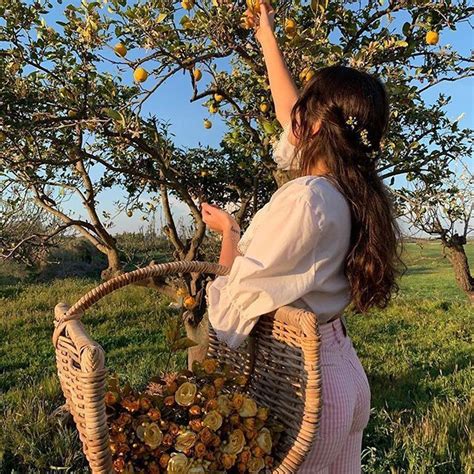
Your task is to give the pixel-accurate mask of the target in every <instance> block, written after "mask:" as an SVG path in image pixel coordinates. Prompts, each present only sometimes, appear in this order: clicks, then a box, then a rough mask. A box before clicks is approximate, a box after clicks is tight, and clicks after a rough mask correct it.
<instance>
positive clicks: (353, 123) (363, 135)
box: [346, 115, 377, 158]
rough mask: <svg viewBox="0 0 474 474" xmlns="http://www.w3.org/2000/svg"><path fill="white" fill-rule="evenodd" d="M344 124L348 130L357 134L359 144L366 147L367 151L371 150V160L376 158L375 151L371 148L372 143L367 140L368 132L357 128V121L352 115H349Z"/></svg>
mask: <svg viewBox="0 0 474 474" xmlns="http://www.w3.org/2000/svg"><path fill="white" fill-rule="evenodd" d="M346 124H347V125H348V126H349V128H350V129H351V130H352V131H353V132H356V133H357V135H358V138H359V140H360V142H361V143H362V144H363V145H364V146H366V147H367V148H368V149H369V150H371V151H370V152H369V155H370V156H371V157H372V158H373V157H375V156H377V150H374V147H373V145H372V143H371V142H370V140H369V132H368V131H367V129H366V128H359V122H358V120H357V117H354V116H353V115H349V117H348V118H347V120H346ZM358 130H359V131H358Z"/></svg>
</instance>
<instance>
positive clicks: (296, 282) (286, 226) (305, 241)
mask: <svg viewBox="0 0 474 474" xmlns="http://www.w3.org/2000/svg"><path fill="white" fill-rule="evenodd" d="M287 136H288V134H287V133H286V137H285V132H284V133H283V134H282V137H281V139H280V142H279V144H277V147H276V150H278V146H279V145H280V149H282V148H281V142H282V140H287ZM288 145H289V146H288ZM291 147H292V145H291V144H289V143H288V144H287V145H285V147H284V148H285V149H287V150H291ZM274 158H275V155H274ZM275 161H277V163H278V166H279V167H282V166H281V164H280V163H285V164H286V166H287V165H288V163H289V161H288V160H287V158H286V156H282V159H281V160H280V161H278V160H275ZM350 230H351V215H350V209H349V206H348V203H347V201H346V199H345V197H344V196H343V195H342V194H341V192H340V191H339V190H338V189H337V187H336V186H335V185H334V184H333V183H332V182H331V181H330V180H329V179H326V178H324V177H323V176H312V175H309V176H302V177H299V178H296V179H293V180H291V181H289V182H287V183H285V184H284V185H283V186H281V187H280V188H279V189H278V190H277V191H276V192H275V193H274V194H273V195H272V197H271V199H270V201H269V202H268V203H267V204H265V206H263V207H262V208H261V209H260V210H259V211H258V212H257V213H256V214H255V215H254V217H253V219H252V221H251V222H250V224H249V226H248V228H247V230H246V231H245V233H244V234H243V236H242V237H241V239H240V241H239V243H238V246H237V248H238V250H239V251H240V253H241V254H242V255H240V256H237V257H236V258H235V260H234V263H233V265H232V268H231V270H230V273H229V274H228V275H225V276H219V277H217V278H216V279H215V280H213V281H212V282H209V283H208V285H207V288H206V290H207V291H206V299H207V303H208V315H209V321H210V324H211V325H212V327H213V328H214V330H215V332H216V334H217V337H218V338H219V339H220V340H221V341H224V342H226V343H227V344H228V345H229V346H230V347H231V348H236V347H238V346H239V345H240V344H241V343H242V342H243V341H244V340H245V338H246V337H247V335H248V334H249V333H250V331H251V330H252V328H253V326H254V325H255V323H256V322H257V320H258V317H259V316H261V315H262V314H266V313H268V312H270V311H273V310H275V309H277V308H279V307H280V306H283V305H287V304H290V305H292V306H297V307H302V308H305V309H308V310H309V311H312V312H314V313H315V314H316V315H317V317H318V321H319V323H321V324H323V323H325V322H327V321H328V320H329V319H331V318H332V317H333V316H335V315H336V314H339V313H341V312H342V311H343V310H344V308H345V307H346V306H347V305H348V304H349V302H350V287H349V281H348V280H347V278H346V276H345V275H344V260H345V256H346V254H347V252H348V250H349V244H350ZM343 321H344V318H343Z"/></svg>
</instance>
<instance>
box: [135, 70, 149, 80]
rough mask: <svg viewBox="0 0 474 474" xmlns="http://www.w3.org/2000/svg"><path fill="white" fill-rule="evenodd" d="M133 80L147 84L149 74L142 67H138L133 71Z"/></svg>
mask: <svg viewBox="0 0 474 474" xmlns="http://www.w3.org/2000/svg"><path fill="white" fill-rule="evenodd" d="M133 78H134V79H135V81H136V82H145V81H146V80H147V79H148V72H147V71H146V70H145V69H144V68H142V67H137V68H136V69H135V71H133Z"/></svg>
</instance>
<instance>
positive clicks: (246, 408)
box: [239, 397, 257, 418]
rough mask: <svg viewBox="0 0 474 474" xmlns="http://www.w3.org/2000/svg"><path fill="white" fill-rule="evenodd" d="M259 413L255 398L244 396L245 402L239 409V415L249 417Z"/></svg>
mask: <svg viewBox="0 0 474 474" xmlns="http://www.w3.org/2000/svg"><path fill="white" fill-rule="evenodd" d="M256 414H257V404H256V403H255V400H253V399H252V398H249V397H245V398H244V402H243V403H242V406H241V407H240V410H239V415H240V416H241V417H242V418H248V417H250V416H255V415H256Z"/></svg>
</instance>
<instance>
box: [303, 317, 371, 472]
mask: <svg viewBox="0 0 474 474" xmlns="http://www.w3.org/2000/svg"><path fill="white" fill-rule="evenodd" d="M319 332H320V334H321V372H322V411H321V424H320V426H319V430H318V433H317V436H316V441H315V443H314V445H313V449H312V450H311V451H310V453H308V455H307V458H306V459H305V461H304V463H303V465H302V466H301V468H300V469H299V470H298V474H309V473H311V474H356V473H357V474H359V473H360V472H361V450H362V432H363V430H364V428H365V427H366V426H367V423H368V421H369V417H370V398H371V395H370V387H369V382H368V380H367V376H366V374H365V371H364V369H363V367H362V365H361V363H360V360H359V358H358V356H357V353H356V351H355V349H354V347H353V345H352V341H351V339H350V337H349V336H348V335H346V334H345V331H344V327H343V324H342V322H341V320H340V319H336V320H335V321H333V322H331V323H327V324H321V325H320V326H319Z"/></svg>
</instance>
